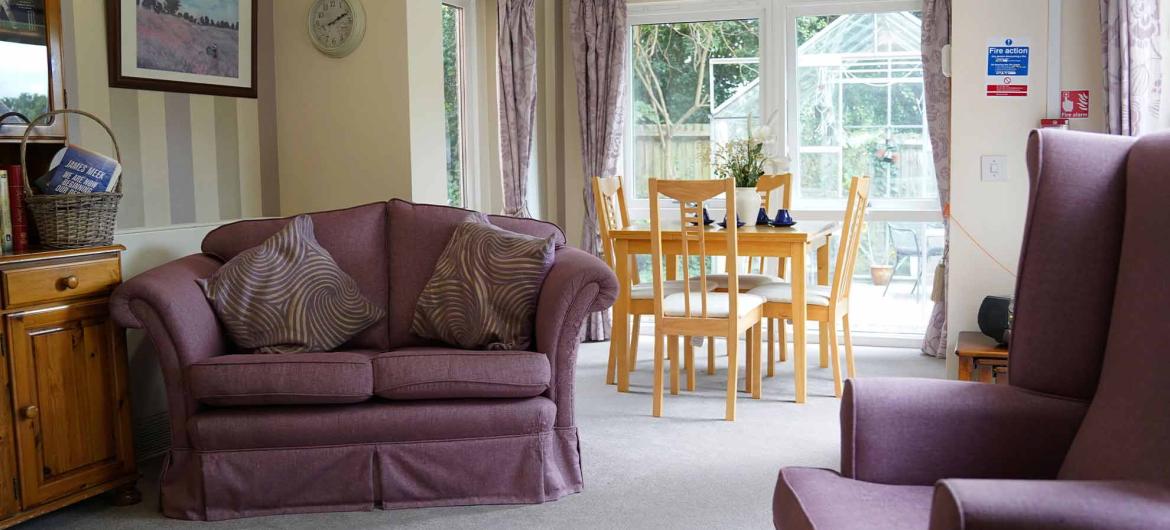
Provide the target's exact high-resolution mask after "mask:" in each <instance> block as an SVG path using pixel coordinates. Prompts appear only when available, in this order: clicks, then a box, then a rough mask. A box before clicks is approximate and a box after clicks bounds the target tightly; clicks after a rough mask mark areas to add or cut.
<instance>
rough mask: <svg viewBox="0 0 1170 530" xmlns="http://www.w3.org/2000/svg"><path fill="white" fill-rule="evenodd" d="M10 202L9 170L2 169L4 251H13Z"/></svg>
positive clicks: (0, 223)
mask: <svg viewBox="0 0 1170 530" xmlns="http://www.w3.org/2000/svg"><path fill="white" fill-rule="evenodd" d="M11 211H12V209H11V208H10V207H9V204H8V170H6V169H0V238H2V239H0V248H3V250H4V253H5V254H8V253H11V252H12V218H11V217H10V216H9V212H11Z"/></svg>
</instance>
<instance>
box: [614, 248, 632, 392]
mask: <svg viewBox="0 0 1170 530" xmlns="http://www.w3.org/2000/svg"><path fill="white" fill-rule="evenodd" d="M613 247H614V257H615V258H616V259H615V260H614V263H616V264H617V271H616V272H617V280H618V297H617V300H616V301H615V302H614V305H613V330H612V331H611V333H610V347H611V348H612V349H613V353H614V357H616V358H617V359H616V360H617V385H618V392H629V391H630V369H629V361H630V357H629V352H627V351H626V345H627V344H626V340H625V339H626V337H627V335H628V333H629V331H628V330H627V329H626V326H627V321H628V320H629V314H630V272H631V271H630V266H629V263H630V259H629V250H630V247H629V243H628V242H626V241H624V240H620V239H619V240H617V241H614V245H613Z"/></svg>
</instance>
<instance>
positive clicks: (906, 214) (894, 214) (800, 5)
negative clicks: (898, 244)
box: [783, 0, 942, 222]
mask: <svg viewBox="0 0 1170 530" xmlns="http://www.w3.org/2000/svg"><path fill="white" fill-rule="evenodd" d="M789 4H790V5H789V6H788V7H787V9H786V10H785V16H784V20H783V24H784V32H785V33H786V34H788V33H789V32H795V30H796V19H797V18H800V17H806V16H822V15H848V14H854V13H882V12H892V11H921V10H922V4H921V2H916V1H914V0H868V1H861V2H819V3H808V2H791V3H789ZM784 42H785V53H784V69H783V70H784V75H785V78H786V79H796V75H797V58H796V54H797V51H798V50H797V47H796V46H794V45H791V46H790V45H788V44H789V43H788V41H787V40H785V41H784ZM799 88H800V87H799V85H798V84H797V83H790V84H788V86H786V87H785V91H784V96H785V100H786V105H785V109H784V118H785V119H784V129H785V142H784V145H785V150H786V151H787V152H788V153H789V158H790V159H791V163H792V168H793V172H794V173H795V172H797V171H799V158H800V153H799V144H798V143H797V142H798V141H799V127H800V124H799V121H798V120H797V119H792V120H789V119H787V118H788V116H799V112H800V107H799V106H800V94H799V92H798V90H799ZM797 180H799V178H798V179H797ZM800 192H801V189H800V185H799V183H797V185H796V187H795V190H794V193H793V200H796V199H800V200H801V202H802V203H804V204H803V205H802V207H801V208H798V209H796V212H797V213H798V214H800V215H801V216H803V217H805V218H808V219H815V220H832V219H835V218H837V217H840V216H841V215H844V212H845V208H844V201H843V200H838V199H810V198H802V197H801V196H800V195H801V193H800ZM837 203H841V204H840V205H838V204H837ZM868 212H869V219H871V220H874V221H893V222H901V221H907V222H910V221H915V222H918V221H921V222H941V221H942V212H941V209H940V207H939V202H938V199H936V198H924V199H878V198H875V199H872V200H871V201H870V207H869V210H868Z"/></svg>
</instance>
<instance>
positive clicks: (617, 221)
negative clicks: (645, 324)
mask: <svg viewBox="0 0 1170 530" xmlns="http://www.w3.org/2000/svg"><path fill="white" fill-rule="evenodd" d="M593 206H594V208H595V209H596V211H597V228H598V232H599V234H600V236H601V248H602V255H603V257H604V258H605V262H606V263H607V264H608V265H609V267H610V268H611V269H613V270H614V272H615V273H616V272H617V264H616V262H615V261H616V257H615V255H614V249H613V238H612V236H610V232H612V231H613V230H617V229H620V228H622V227H625V226H627V225H628V224H629V223H630V210H629V207H628V206H627V202H626V189H625V187H623V186H622V178H621V177H593ZM627 266H628V267H629V269H628V270H631V271H637V261H636V258H635V257H634V256H631V257H630V263H629V264H628V265H627ZM630 283H631V285H630V305H629V314H630V316H631V317H632V318H633V321H632V325H631V326H630V327H629V328H628V329H629V330H630V334H629V337H628V338H627V337H612V338H611V339H610V343H609V362H608V364H607V365H606V369H605V381H606V383H608V384H611V385H614V384H617V366H618V363H617V344H618V341H619V340H621V341H627V340H628V341H629V342H628V344H629V349H628V350H627V351H628V352H629V363H628V364H627V366H629V367H630V370H631V371H632V370H634V369H635V366H636V365H637V361H638V336H639V333H640V332H641V329H640V328H641V323H642V317H643V316H647V315H653V314H654V289H653V287H652V286H650V285H643V284H642V283H641V281H640V280H639V278H638V274H637V273H636V272H635V273H634V274H631V275H630ZM665 287H666V290H667V291H669V292H671V293H674V292H678V291H680V290H681V283H680V282H677V281H668V282H665ZM688 348H690V346H688ZM688 352H689V350H688ZM691 357H693V355H689V356H688V359H687V361H686V367H685V368H686V369H691V366H693V365H692V359H691ZM687 389H688V390H694V380H693V378H689V377H688V379H687Z"/></svg>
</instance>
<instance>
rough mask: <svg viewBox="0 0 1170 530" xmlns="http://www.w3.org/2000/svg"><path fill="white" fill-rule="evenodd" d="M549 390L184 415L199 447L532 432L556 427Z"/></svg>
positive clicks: (303, 444) (324, 443) (394, 440)
mask: <svg viewBox="0 0 1170 530" xmlns="http://www.w3.org/2000/svg"><path fill="white" fill-rule="evenodd" d="M556 416H557V406H556V404H555V403H553V402H552V401H551V400H549V399H548V398H545V397H534V398H525V399H480V400H456V399H448V400H439V401H385V400H380V399H372V400H370V401H366V402H365V403H356V404H352V405H305V406H299V407H234V408H217V409H209V410H205V411H201V412H199V413H198V414H196V415H194V416H192V417H191V418H190V419H189V420H187V429H188V432H190V433H191V440H192V443H193V444H194V447H195V449H199V450H202V451H221V450H244V449H263V448H276V447H321V446H331V445H350V444H375V443H397V442H420V441H430V440H460V439H467V438H493V437H503V436H521V435H532V434H537V433H543V432H550V431H552V430H553V423H554V422H555V421H556Z"/></svg>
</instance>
